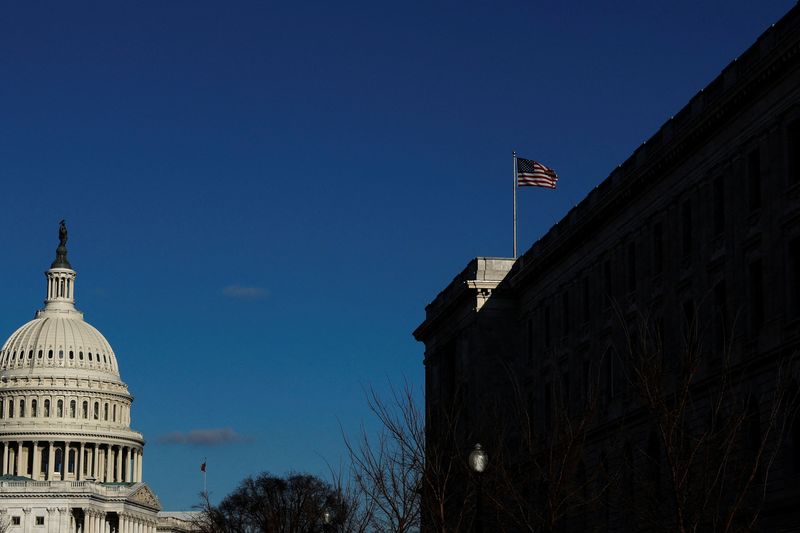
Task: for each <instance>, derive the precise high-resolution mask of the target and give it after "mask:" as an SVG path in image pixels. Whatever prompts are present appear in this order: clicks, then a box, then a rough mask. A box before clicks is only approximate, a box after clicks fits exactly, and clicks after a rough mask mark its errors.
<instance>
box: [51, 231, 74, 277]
mask: <svg viewBox="0 0 800 533" xmlns="http://www.w3.org/2000/svg"><path fill="white" fill-rule="evenodd" d="M68 238H69V235H68V233H67V223H66V221H65V220H61V222H59V223H58V248H56V260H55V261H53V264H52V265H50V268H69V269H72V265H70V264H69V260H68V259H67V239H68Z"/></svg>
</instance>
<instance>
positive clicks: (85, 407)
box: [82, 402, 89, 418]
mask: <svg viewBox="0 0 800 533" xmlns="http://www.w3.org/2000/svg"><path fill="white" fill-rule="evenodd" d="M82 411H83V412H82V414H83V418H89V402H83V409H82Z"/></svg>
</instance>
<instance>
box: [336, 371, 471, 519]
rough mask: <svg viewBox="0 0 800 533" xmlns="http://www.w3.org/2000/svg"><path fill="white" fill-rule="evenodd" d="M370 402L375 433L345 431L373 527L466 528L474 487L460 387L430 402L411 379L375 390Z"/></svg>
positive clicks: (370, 395) (353, 466) (369, 398)
mask: <svg viewBox="0 0 800 533" xmlns="http://www.w3.org/2000/svg"><path fill="white" fill-rule="evenodd" d="M367 402H368V404H369V407H370V410H371V411H372V413H373V414H374V415H375V417H376V418H377V420H378V422H379V423H380V427H381V429H380V431H379V432H378V434H377V435H375V436H372V435H369V434H367V433H366V432H365V431H364V430H362V433H361V435H360V436H359V438H358V440H356V441H353V440H350V439H348V438H347V437H346V436H345V442H346V445H347V448H348V450H349V453H350V460H351V463H352V468H353V479H354V480H355V483H356V484H357V485H358V489H359V492H360V493H361V494H362V495H363V497H364V498H365V499H366V502H367V503H366V504H365V508H368V509H369V510H370V514H371V521H370V523H371V526H372V527H373V528H374V530H375V531H377V532H386V533H389V532H391V533H395V532H397V533H401V532H412V531H418V530H420V529H425V530H428V531H436V532H439V533H458V532H459V531H464V530H466V529H467V528H468V527H469V525H470V523H469V519H470V518H471V517H472V516H473V513H472V505H473V504H474V502H473V498H474V494H473V492H472V490H471V487H469V486H468V484H467V483H466V481H467V480H468V479H469V477H468V476H469V473H468V470H467V465H466V453H465V450H464V445H463V443H464V442H465V441H466V440H465V439H467V437H466V436H465V434H464V431H463V429H462V425H463V424H462V423H463V417H462V413H461V410H460V408H459V407H460V405H461V402H462V398H461V395H460V394H458V391H453V394H452V395H450V396H449V397H448V400H447V401H445V402H438V403H434V402H429V404H428V405H429V407H428V408H427V410H423V408H422V407H421V406H420V405H419V403H418V400H417V398H416V394H415V391H414V389H413V387H411V386H410V385H409V384H408V383H406V384H405V385H404V387H403V388H402V389H396V388H392V390H391V396H390V397H389V399H384V398H381V397H380V396H379V395H378V394H377V393H376V392H375V391H374V390H369V391H368V392H367ZM426 424H427V425H426Z"/></svg>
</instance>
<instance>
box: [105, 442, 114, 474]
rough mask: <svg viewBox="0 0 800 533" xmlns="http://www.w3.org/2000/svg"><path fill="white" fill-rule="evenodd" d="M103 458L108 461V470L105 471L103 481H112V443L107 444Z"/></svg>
mask: <svg viewBox="0 0 800 533" xmlns="http://www.w3.org/2000/svg"><path fill="white" fill-rule="evenodd" d="M103 459H105V463H106V471H105V473H103V481H105V482H109V481H112V479H111V472H110V470H111V445H110V444H106V449H105V450H104V451H103Z"/></svg>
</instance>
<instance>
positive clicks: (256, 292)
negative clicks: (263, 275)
mask: <svg viewBox="0 0 800 533" xmlns="http://www.w3.org/2000/svg"><path fill="white" fill-rule="evenodd" d="M222 294H223V295H224V296H227V297H228V298H234V299H237V300H263V299H264V298H266V297H267V296H269V293H268V292H267V289H265V288H263V287H248V286H245V285H238V284H234V285H228V286H227V287H225V288H224V289H222Z"/></svg>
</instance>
